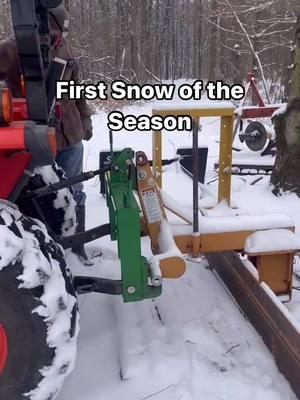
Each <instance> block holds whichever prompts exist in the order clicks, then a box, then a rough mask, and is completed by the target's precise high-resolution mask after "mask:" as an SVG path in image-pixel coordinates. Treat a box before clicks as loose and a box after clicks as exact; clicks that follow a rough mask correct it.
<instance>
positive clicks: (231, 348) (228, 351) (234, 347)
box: [225, 344, 240, 354]
mask: <svg viewBox="0 0 300 400" xmlns="http://www.w3.org/2000/svg"><path fill="white" fill-rule="evenodd" d="M237 347H240V344H235V345H234V346H231V347H230V349H228V350H227V351H226V352H225V354H228V353H230V352H231V351H232V350H233V349H236V348H237Z"/></svg>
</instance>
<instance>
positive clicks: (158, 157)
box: [152, 104, 234, 205]
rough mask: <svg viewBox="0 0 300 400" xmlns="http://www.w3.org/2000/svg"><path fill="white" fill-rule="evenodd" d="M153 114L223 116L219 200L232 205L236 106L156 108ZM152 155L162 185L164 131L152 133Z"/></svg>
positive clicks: (158, 179) (154, 171) (155, 170)
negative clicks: (233, 141) (233, 140)
mask: <svg viewBox="0 0 300 400" xmlns="http://www.w3.org/2000/svg"><path fill="white" fill-rule="evenodd" d="M152 115H159V116H163V117H166V116H169V115H172V116H180V115H185V116H186V115H188V116H190V117H192V118H200V117H221V132H220V159H219V165H220V168H219V202H220V201H222V200H224V199H225V200H227V202H228V204H229V205H230V197H231V167H232V138H233V119H234V108H233V107H232V108H230V107H224V108H221V107H218V106H216V108H210V107H205V105H204V106H202V107H201V104H199V107H197V108H196V107H195V108H187V109H185V110H184V109H176V108H174V109H172V108H169V109H167V110H159V109H157V110H155V109H153V111H152ZM152 146H153V148H152V157H153V173H154V176H155V180H156V183H157V185H158V186H159V187H160V188H161V187H162V133H161V132H153V134H152Z"/></svg>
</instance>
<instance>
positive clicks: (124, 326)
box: [58, 104, 300, 400]
mask: <svg viewBox="0 0 300 400" xmlns="http://www.w3.org/2000/svg"><path fill="white" fill-rule="evenodd" d="M123 112H124V113H126V114H129V113H130V114H136V115H137V114H146V113H149V114H150V112H151V104H148V105H141V106H131V107H127V108H125V109H124V110H123ZM106 118H107V116H106V114H105V113H104V112H100V113H99V114H98V115H96V116H95V117H94V127H95V134H94V138H93V139H92V141H91V142H89V143H87V144H86V157H85V159H86V162H85V169H86V170H90V169H96V168H97V167H98V160H99V151H100V150H101V149H108V148H109V140H108V131H107V128H106ZM201 124H202V130H201V133H200V134H199V142H200V145H207V146H208V147H209V159H208V171H207V176H206V181H207V182H211V183H210V185H209V186H208V187H209V189H210V190H211V191H212V192H213V193H214V194H215V193H216V191H217V181H215V179H216V177H217V174H216V173H215V172H214V170H213V165H214V163H215V162H216V161H217V157H218V147H219V145H218V143H217V141H218V130H219V120H218V119H217V118H208V119H203V120H201ZM114 138H115V148H119V149H120V148H123V147H128V146H131V147H133V148H134V149H135V150H143V151H145V152H146V153H147V155H148V156H149V157H151V148H152V144H151V139H152V138H151V134H150V133H144V132H143V133H139V132H133V133H132V132H131V133H126V132H120V133H118V134H115V135H114ZM191 140H192V138H191V134H190V133H166V134H164V136H163V147H164V157H165V158H168V157H174V154H175V152H176V148H177V147H183V146H190V145H191ZM244 154H245V153H244ZM244 157H245V156H244ZM246 158H247V157H246ZM251 158H253V153H252V154H251ZM255 179H256V177H254V176H250V177H236V176H235V177H233V198H234V202H235V203H236V204H237V205H238V206H239V207H240V208H241V209H242V210H243V211H244V212H247V211H251V212H259V213H263V214H264V213H266V212H272V213H273V212H279V213H281V214H282V213H286V214H287V215H289V216H290V217H291V218H292V219H293V221H294V222H295V224H296V227H297V234H299V235H300V223H299V222H300V201H299V199H298V198H297V197H296V196H293V195H284V196H282V197H281V198H275V197H274V196H273V195H272V193H271V191H270V188H269V177H264V178H263V179H262V180H261V181H260V182H258V183H256V184H255V185H251V183H253V181H254V180H255ZM163 181H164V189H165V191H166V192H167V193H168V194H169V195H170V196H173V197H174V198H175V199H176V200H177V201H178V202H180V203H181V204H182V205H186V206H190V205H191V203H192V182H191V180H190V179H189V178H188V177H187V176H186V175H184V174H183V173H182V172H181V170H180V168H179V167H178V166H177V165H174V164H173V165H172V166H170V167H168V168H166V171H165V173H164V179H163ZM86 191H87V194H88V203H87V208H88V226H89V227H92V226H95V225H96V224H100V223H105V222H107V221H108V214H107V210H106V203H105V200H104V199H103V198H102V197H101V196H100V195H99V182H98V180H97V179H95V180H94V181H91V182H89V183H87V184H86ZM142 247H143V254H144V255H146V256H148V257H149V256H150V255H151V253H150V249H149V241H148V239H143V242H142ZM88 250H89V252H90V253H93V252H94V253H96V252H97V251H98V252H99V250H101V251H102V252H103V256H102V258H100V259H97V262H96V264H95V266H93V267H91V268H86V267H83V266H82V265H80V264H79V262H78V261H77V259H76V257H75V256H74V255H72V254H69V256H68V263H69V265H70V267H71V269H72V270H73V271H74V273H75V274H81V275H85V274H86V275H95V276H103V277H111V278H119V276H120V267H119V261H118V258H117V250H116V243H111V242H110V241H109V238H103V239H101V240H98V241H97V242H94V243H92V244H90V245H89V246H88ZM299 267H300V266H299ZM299 303H300V295H297V293H296V295H295V298H294V301H293V302H292V303H290V304H289V305H288V306H287V307H288V308H289V310H290V311H292V312H293V315H294V317H295V318H296V319H298V321H299V322H300V305H299ZM79 307H80V314H81V320H80V322H81V333H80V338H79V346H78V348H79V349H78V359H77V364H76V368H75V370H74V372H73V373H72V375H71V376H70V377H69V378H68V379H67V380H66V383H65V386H64V388H63V390H62V392H61V394H60V395H59V398H58V399H59V400H71V399H72V400H120V399H122V400H146V399H153V400H248V399H249V400H252V399H253V398H255V399H256V400H283V399H284V400H293V399H295V398H296V397H295V395H294V394H293V392H292V390H291V389H290V387H289V385H288V383H287V382H286V380H285V379H284V377H283V376H282V375H281V374H280V373H279V372H278V370H277V368H276V366H275V363H274V361H273V359H272V357H271V355H270V353H269V352H268V350H267V349H266V347H265V346H264V344H263V342H262V340H261V338H260V337H259V336H258V335H257V334H256V332H255V330H254V329H253V328H252V326H251V325H250V324H249V323H248V322H247V321H246V320H245V318H244V317H243V315H242V314H241V313H240V311H239V309H238V307H237V306H236V305H235V303H234V302H233V301H232V299H231V297H230V295H229V294H228V292H227V291H226V289H225V287H224V286H223V284H222V283H221V282H220V281H219V280H218V278H217V277H216V276H215V275H214V274H213V273H212V272H211V271H210V270H209V269H207V265H206V262H205V261H204V260H203V261H201V262H200V263H192V262H189V266H188V271H187V273H186V274H185V276H184V277H183V278H181V279H179V280H175V281H168V280H166V281H164V286H163V294H162V296H161V297H160V298H158V299H156V300H155V301H150V300H149V301H144V302H141V303H136V304H126V305H125V304H123V303H122V300H121V298H116V297H111V296H105V295H100V294H91V295H86V296H81V297H80V298H79Z"/></svg>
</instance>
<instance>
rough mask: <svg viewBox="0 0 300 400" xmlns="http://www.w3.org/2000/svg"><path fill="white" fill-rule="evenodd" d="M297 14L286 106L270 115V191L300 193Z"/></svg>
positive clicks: (299, 23)
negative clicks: (272, 137)
mask: <svg viewBox="0 0 300 400" xmlns="http://www.w3.org/2000/svg"><path fill="white" fill-rule="evenodd" d="M299 115H300V15H299V16H298V21H297V25H296V50H295V67H294V71H293V79H292V87H291V94H290V97H289V101H288V104H287V110H286V112H285V113H282V114H279V115H276V116H275V117H274V125H275V132H276V142H277V156H276V162H275V168H274V171H273V174H272V178H271V183H272V184H273V185H274V193H275V194H279V193H280V192H281V191H282V190H283V191H291V192H294V193H296V194H297V195H298V196H299V197H300V173H299V171H300V118H299Z"/></svg>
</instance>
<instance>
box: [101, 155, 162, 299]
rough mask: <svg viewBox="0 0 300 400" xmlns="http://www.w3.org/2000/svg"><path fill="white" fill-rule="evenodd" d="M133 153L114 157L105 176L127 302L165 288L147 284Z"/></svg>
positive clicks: (146, 264)
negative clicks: (134, 191) (135, 191)
mask: <svg viewBox="0 0 300 400" xmlns="http://www.w3.org/2000/svg"><path fill="white" fill-rule="evenodd" d="M133 157H134V152H133V151H132V149H124V150H123V151H122V152H121V153H120V154H119V155H117V156H115V157H113V159H112V169H111V172H110V174H107V176H106V183H107V206H108V208H109V217H110V224H111V239H112V240H117V241H118V254H119V258H120V262H121V275H122V285H123V299H124V302H125V303H127V302H134V301H140V300H144V299H148V298H154V297H157V296H159V295H160V294H161V292H162V287H161V286H160V287H153V286H150V285H149V284H148V276H149V265H148V261H147V259H146V258H145V257H142V255H141V222H140V208H139V205H138V203H137V201H136V199H135V196H134V193H133V190H135V189H136V187H137V184H136V172H135V167H134V164H133Z"/></svg>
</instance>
